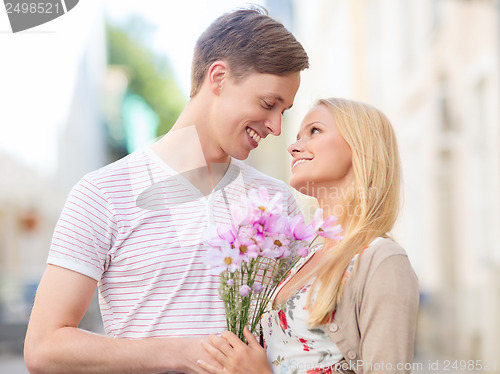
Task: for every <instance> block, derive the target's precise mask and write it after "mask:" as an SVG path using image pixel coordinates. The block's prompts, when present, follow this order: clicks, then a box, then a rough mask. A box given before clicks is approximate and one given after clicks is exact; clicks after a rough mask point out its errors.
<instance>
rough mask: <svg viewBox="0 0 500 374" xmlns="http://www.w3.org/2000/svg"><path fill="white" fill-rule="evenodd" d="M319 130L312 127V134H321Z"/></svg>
mask: <svg viewBox="0 0 500 374" xmlns="http://www.w3.org/2000/svg"><path fill="white" fill-rule="evenodd" d="M319 132H320V131H319V129H318V128H317V127H311V134H316V133H319Z"/></svg>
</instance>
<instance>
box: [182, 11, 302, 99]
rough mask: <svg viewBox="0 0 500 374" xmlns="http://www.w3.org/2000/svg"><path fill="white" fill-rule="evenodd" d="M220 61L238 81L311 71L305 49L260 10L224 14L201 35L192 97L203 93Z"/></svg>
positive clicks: (192, 69)
mask: <svg viewBox="0 0 500 374" xmlns="http://www.w3.org/2000/svg"><path fill="white" fill-rule="evenodd" d="M218 60H223V61H226V62H227V63H228V65H229V68H230V69H231V73H232V77H233V78H235V79H236V80H241V79H242V78H244V77H246V76H247V75H249V74H251V73H264V74H275V75H280V76H284V75H288V74H291V73H296V72H300V71H302V70H304V69H307V68H308V67H309V58H308V57H307V53H306V51H305V50H304V48H303V47H302V45H301V44H300V43H299V42H298V41H297V40H296V39H295V37H294V36H293V34H292V33H291V32H290V31H288V30H287V29H286V28H285V26H283V24H282V23H280V22H278V21H276V20H274V19H273V18H271V17H269V16H268V14H267V11H266V10H265V9H264V8H261V7H252V8H249V9H239V10H236V11H234V12H231V13H226V14H223V15H222V16H220V17H219V18H217V19H216V20H215V21H214V22H213V23H212V24H211V25H210V26H209V27H208V28H207V29H206V30H205V31H204V32H203V34H201V36H200V37H199V38H198V41H197V42H196V46H195V50H194V56H193V65H192V68H191V94H190V96H191V97H194V96H195V95H196V94H197V93H198V91H199V90H200V87H201V85H202V84H203V80H204V79H205V75H206V73H207V71H208V68H209V67H210V65H212V63H214V62H215V61H218Z"/></svg>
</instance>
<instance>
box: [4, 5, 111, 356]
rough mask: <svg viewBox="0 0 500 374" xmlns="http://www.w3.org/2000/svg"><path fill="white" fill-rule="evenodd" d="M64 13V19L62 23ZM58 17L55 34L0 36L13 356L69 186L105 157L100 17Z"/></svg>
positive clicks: (7, 298)
mask: <svg viewBox="0 0 500 374" xmlns="http://www.w3.org/2000/svg"><path fill="white" fill-rule="evenodd" d="M64 17H68V18H70V17H74V18H72V19H71V20H69V21H68V24H69V28H67V27H66V26H65V24H64V21H65V18H64ZM64 17H61V21H60V23H59V24H56V25H55V26H52V27H53V29H55V30H57V31H53V32H45V33H44V32H43V31H42V32H40V33H38V34H37V33H36V32H33V33H32V34H31V35H15V36H13V35H10V34H9V35H2V39H3V40H2V42H3V41H5V43H4V44H2V45H3V46H5V50H4V52H5V55H3V56H8V58H5V59H4V57H2V62H1V66H4V67H8V70H9V75H10V77H7V76H4V77H2V85H3V87H2V89H1V90H0V104H1V105H2V111H0V123H1V124H2V128H1V132H2V141H1V142H0V175H1V182H0V354H3V353H21V352H22V347H23V341H24V335H25V331H26V326H27V323H28V317H29V313H30V309H31V305H32V302H33V298H34V295H35V292H36V287H37V285H38V282H39V281H40V278H41V276H42V274H43V271H44V270H45V267H46V259H47V255H48V250H49V247H50V242H51V238H52V234H53V230H54V227H55V224H56V222H57V219H58V217H59V215H60V213H61V210H62V207H63V204H64V202H65V199H66V197H67V195H68V193H69V191H70V189H71V187H72V186H73V185H74V184H75V183H76V182H77V181H78V180H79V179H80V178H81V177H82V176H83V175H84V174H85V173H87V172H89V171H91V170H94V169H97V168H98V167H100V166H103V165H104V164H106V163H107V162H108V151H107V145H106V127H105V123H104V118H103V114H102V108H101V107H100V105H101V104H100V102H101V101H102V95H103V91H102V88H103V87H102V81H103V78H104V74H105V73H106V49H105V34H104V16H103V13H102V10H100V7H99V6H98V4H97V3H95V2H93V3H92V4H86V5H79V6H78V8H77V10H75V11H73V12H71V13H69V14H68V15H65V16H64ZM57 22H59V21H57ZM47 27H48V28H50V27H49V26H47ZM58 27H60V29H58ZM38 48H40V49H41V50H43V52H44V53H41V54H38ZM61 50H63V51H64V53H60V52H61ZM20 51H21V52H20ZM33 55H36V60H35V61H36V62H37V63H36V64H33V61H34V56H33ZM25 63H27V64H28V65H29V69H30V70H29V71H28V70H24V64H25ZM16 66H17V69H16ZM4 71H5V70H4ZM27 74H29V75H30V76H29V77H28V79H26V75H27ZM55 77H57V78H56V79H54V78H55ZM4 94H5V95H4ZM19 108H20V109H19ZM40 134H45V135H46V137H44V136H40ZM9 143H13V145H12V146H11V144H9ZM47 155H51V156H50V157H47ZM92 311H94V310H92ZM91 314H92V313H91ZM94 314H95V313H94ZM92 318H93V316H92V315H90V316H89V317H86V320H85V321H84V322H83V325H84V326H85V324H86V323H87V325H86V326H85V327H87V326H89V325H91V324H92V323H89V320H92ZM90 322H93V321H90Z"/></svg>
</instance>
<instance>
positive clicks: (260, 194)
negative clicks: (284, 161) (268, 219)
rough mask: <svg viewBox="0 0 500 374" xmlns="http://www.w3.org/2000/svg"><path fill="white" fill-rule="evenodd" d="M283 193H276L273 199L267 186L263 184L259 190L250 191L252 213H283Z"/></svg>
mask: <svg viewBox="0 0 500 374" xmlns="http://www.w3.org/2000/svg"><path fill="white" fill-rule="evenodd" d="M281 198H282V195H281V193H279V192H278V193H276V194H275V195H274V196H273V198H272V199H270V198H269V192H268V191H267V188H265V187H263V186H261V187H259V189H258V190H251V191H250V192H249V193H248V206H249V210H250V214H252V213H253V214H255V213H259V212H260V213H266V214H281V212H282V211H283V205H282V203H281Z"/></svg>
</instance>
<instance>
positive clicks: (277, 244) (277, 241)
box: [274, 239, 283, 247]
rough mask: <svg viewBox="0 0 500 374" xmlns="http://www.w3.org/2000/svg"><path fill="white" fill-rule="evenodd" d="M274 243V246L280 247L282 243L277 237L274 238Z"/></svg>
mask: <svg viewBox="0 0 500 374" xmlns="http://www.w3.org/2000/svg"><path fill="white" fill-rule="evenodd" d="M274 245H276V246H278V247H281V246H282V245H283V244H282V243H281V242H280V241H279V240H278V239H276V240H275V241H274Z"/></svg>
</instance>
